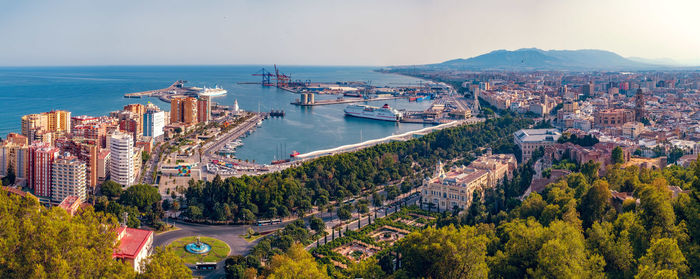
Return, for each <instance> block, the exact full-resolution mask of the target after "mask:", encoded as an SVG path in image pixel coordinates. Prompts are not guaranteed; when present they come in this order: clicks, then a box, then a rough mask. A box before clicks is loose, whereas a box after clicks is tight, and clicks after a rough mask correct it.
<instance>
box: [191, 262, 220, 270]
mask: <svg viewBox="0 0 700 279" xmlns="http://www.w3.org/2000/svg"><path fill="white" fill-rule="evenodd" d="M195 268H196V269H199V270H212V269H216V262H203V263H199V262H198V263H197V264H196V265H195Z"/></svg>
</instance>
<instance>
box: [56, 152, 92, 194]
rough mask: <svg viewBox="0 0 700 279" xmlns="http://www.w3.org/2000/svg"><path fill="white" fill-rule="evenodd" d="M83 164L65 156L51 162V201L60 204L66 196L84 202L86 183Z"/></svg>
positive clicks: (76, 159) (67, 155)
mask: <svg viewBox="0 0 700 279" xmlns="http://www.w3.org/2000/svg"><path fill="white" fill-rule="evenodd" d="M86 171H87V168H86V166H85V162H83V161H81V160H79V159H78V158H77V157H75V156H70V154H66V155H65V156H62V157H59V158H58V159H56V160H55V161H54V162H53V168H52V169H51V184H52V185H51V199H52V200H53V201H55V202H61V201H63V199H65V198H66V197H68V196H77V197H78V198H80V200H81V201H85V198H86V196H85V191H86V185H87V181H86V179H85V177H86V175H85V174H86Z"/></svg>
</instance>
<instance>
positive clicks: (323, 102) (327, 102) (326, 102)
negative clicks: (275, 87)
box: [291, 96, 406, 107]
mask: <svg viewBox="0 0 700 279" xmlns="http://www.w3.org/2000/svg"><path fill="white" fill-rule="evenodd" d="M405 98H406V97H403V96H390V97H376V98H369V99H365V98H343V97H340V98H338V99H335V100H318V101H313V102H306V103H304V102H302V101H296V102H291V104H292V105H297V106H302V107H311V106H323V105H336V104H350V103H360V102H371V101H386V100H395V99H405Z"/></svg>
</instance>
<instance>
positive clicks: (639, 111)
mask: <svg viewBox="0 0 700 279" xmlns="http://www.w3.org/2000/svg"><path fill="white" fill-rule="evenodd" d="M644 117H646V114H645V111H644V92H642V89H641V88H640V89H637V94H636V95H635V96H634V119H635V120H636V121H637V122H642V119H644Z"/></svg>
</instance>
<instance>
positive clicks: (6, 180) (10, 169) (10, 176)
mask: <svg viewBox="0 0 700 279" xmlns="http://www.w3.org/2000/svg"><path fill="white" fill-rule="evenodd" d="M6 173H7V175H5V177H3V178H2V185H7V186H11V185H14V184H15V180H16V179H17V176H16V175H15V167H14V166H13V165H12V163H10V164H9V165H8V166H7V172H6Z"/></svg>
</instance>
